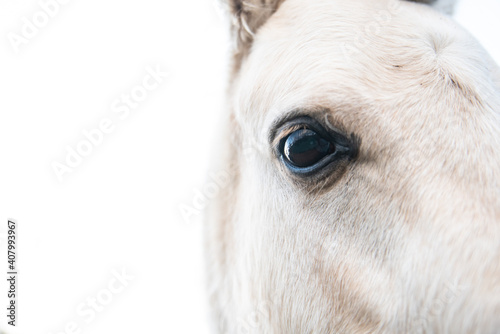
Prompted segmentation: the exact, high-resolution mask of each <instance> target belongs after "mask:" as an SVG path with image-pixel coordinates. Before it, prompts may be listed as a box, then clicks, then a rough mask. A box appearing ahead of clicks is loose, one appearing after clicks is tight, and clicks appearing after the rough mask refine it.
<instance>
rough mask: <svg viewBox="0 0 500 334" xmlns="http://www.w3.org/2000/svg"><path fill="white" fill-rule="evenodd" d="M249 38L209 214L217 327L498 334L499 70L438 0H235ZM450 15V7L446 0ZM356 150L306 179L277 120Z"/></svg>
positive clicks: (239, 57) (243, 39)
mask: <svg viewBox="0 0 500 334" xmlns="http://www.w3.org/2000/svg"><path fill="white" fill-rule="evenodd" d="M229 5H230V8H231V9H232V13H233V15H234V20H233V31H234V36H235V37H236V38H237V40H238V46H237V54H236V55H235V57H234V74H233V77H232V80H231V86H230V92H229V100H228V117H227V119H228V121H227V126H226V131H225V133H224V137H223V138H222V140H221V143H220V145H219V146H217V150H218V152H220V157H218V160H217V161H218V165H217V168H218V169H219V170H222V171H225V172H227V174H228V175H230V177H231V182H230V184H229V186H228V187H226V188H225V189H224V190H223V191H222V192H221V193H220V194H219V196H218V197H217V199H216V200H214V201H213V202H212V205H211V207H210V209H209V211H208V213H207V217H208V221H207V239H206V241H207V254H208V261H207V263H208V272H209V287H210V301H211V305H212V307H213V310H214V319H215V321H214V332H215V333H283V334H285V333H286V334H304V333H320V334H323V333H325V334H327V333H328V334H329V333H454V334H458V333H482V334H492V333H500V184H499V182H500V70H499V68H498V67H497V65H496V64H495V63H494V61H493V60H492V59H491V58H490V57H489V55H488V54H487V52H485V51H484V50H483V48H482V47H481V46H480V45H479V44H478V42H477V41H476V40H475V39H474V38H473V37H471V35H469V34H468V33H467V32H466V31H464V30H463V29H462V28H461V27H460V26H459V25H458V24H457V23H455V22H454V21H453V20H452V18H450V17H449V16H448V15H447V14H445V13H443V12H442V11H438V10H436V8H433V7H432V6H430V5H429V4H424V3H416V2H410V1H399V0H281V1H280V0H240V1H237V0H230V1H229ZM434 5H435V6H437V7H438V8H441V9H443V10H445V11H449V10H450V8H451V7H450V2H449V1H448V2H438V3H435V4H434ZM294 115H297V116H296V117H299V116H298V115H301V116H304V115H305V116H309V117H311V118H314V119H316V120H318V121H319V122H323V124H327V126H328V127H331V129H334V130H335V131H338V132H340V133H342V134H345V136H346V138H351V139H353V140H354V141H355V142H356V143H357V145H358V151H357V154H356V156H355V157H353V158H352V159H350V160H349V161H343V162H341V163H339V166H338V167H336V168H335V169H333V171H332V172H331V173H330V174H327V175H326V176H325V175H323V177H322V178H318V177H315V176H308V177H304V176H297V175H294V174H293V173H291V172H290V171H289V170H288V169H287V168H286V167H285V166H284V165H283V163H282V161H280V159H279V157H278V156H276V154H275V148H274V146H275V141H274V140H273V138H272V137H273V136H274V135H279V130H276V124H277V122H279V120H282V119H284V118H287V117H288V118H290V119H293V117H295V116H294Z"/></svg>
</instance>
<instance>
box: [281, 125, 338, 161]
mask: <svg viewBox="0 0 500 334" xmlns="http://www.w3.org/2000/svg"><path fill="white" fill-rule="evenodd" d="M335 151H336V148H335V145H334V144H333V143H331V142H329V141H328V140H326V139H324V138H323V137H321V136H320V135H319V134H318V133H316V132H315V131H313V130H309V129H300V130H296V131H294V132H292V134H290V135H289V136H288V137H287V138H286V140H285V142H284V145H283V152H282V154H283V158H284V159H286V161H287V162H289V163H290V164H291V165H292V166H294V167H297V168H299V169H303V168H308V167H313V166H314V165H316V164H317V163H318V162H320V161H321V160H323V158H325V157H326V156H329V155H331V154H333V153H335Z"/></svg>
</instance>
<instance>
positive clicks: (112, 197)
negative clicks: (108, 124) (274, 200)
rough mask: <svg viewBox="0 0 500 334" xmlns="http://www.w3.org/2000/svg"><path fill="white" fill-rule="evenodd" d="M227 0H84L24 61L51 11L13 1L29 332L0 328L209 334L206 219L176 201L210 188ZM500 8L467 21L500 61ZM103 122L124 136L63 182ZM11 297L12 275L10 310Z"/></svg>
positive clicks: (9, 19)
mask: <svg viewBox="0 0 500 334" xmlns="http://www.w3.org/2000/svg"><path fill="white" fill-rule="evenodd" d="M214 3H215V2H214V1H211V0H191V1H153V0H141V1H139V0H108V1H102V0H100V1H99V0H86V1H81V0H71V1H69V3H68V4H66V5H63V6H61V8H60V9H59V12H58V13H57V14H56V15H55V16H54V17H53V18H51V19H50V21H49V22H48V24H47V26H46V27H44V28H41V29H40V31H39V32H38V34H37V35H36V36H35V37H33V38H32V39H30V40H29V42H28V44H26V45H21V46H20V51H19V52H18V53H16V52H14V49H13V48H12V46H11V44H10V42H9V40H8V39H7V34H8V33H9V32H15V33H19V32H20V30H21V27H22V24H23V21H22V17H28V18H31V17H32V16H33V15H34V14H35V13H37V12H38V11H40V6H39V4H38V2H37V1H35V0H0V33H1V36H2V39H1V42H0V60H1V61H0V91H1V98H0V157H1V164H0V222H1V230H0V231H1V232H2V233H5V225H6V220H7V218H15V219H17V221H18V224H19V234H20V236H19V247H20V251H19V253H20V254H19V272H20V278H19V287H18V288H19V291H20V293H19V298H18V303H19V310H18V321H19V323H18V327H16V328H11V327H10V326H9V328H8V329H7V326H6V317H5V315H4V314H5V313H6V311H1V312H0V329H3V330H7V332H8V333H13V334H16V333H23V334H27V333H43V334H49V333H53V334H56V333H65V331H64V330H65V326H67V325H68V324H69V323H71V322H75V323H77V325H78V326H79V328H81V329H82V330H83V333H107V334H108V333H125V334H128V333H148V332H152V333H197V334H198V333H200V334H202V333H208V325H207V323H208V316H207V313H208V308H207V306H206V301H205V290H204V277H203V275H204V274H203V273H204V267H203V248H202V220H201V216H192V217H190V218H191V219H189V221H186V220H185V219H183V217H182V216H181V214H180V213H179V212H180V211H179V206H180V205H182V204H185V205H192V202H193V198H194V196H195V193H196V191H197V190H200V189H202V188H203V185H204V184H206V182H207V179H206V177H205V175H207V170H208V165H209V161H210V156H211V154H210V153H211V152H213V149H214V148H213V147H212V146H211V143H212V142H213V139H212V138H213V137H214V135H215V133H216V131H217V129H218V128H217V124H218V120H219V119H220V111H221V110H223V105H224V104H223V98H224V85H225V82H226V78H227V72H228V71H227V69H228V64H227V60H228V34H227V31H226V28H227V26H226V22H225V21H224V20H223V19H222V16H221V12H220V10H219V9H218V7H217V6H216V5H215V4H214ZM499 14H500V0H463V1H462V3H461V5H460V7H459V8H458V12H457V15H456V17H457V19H458V20H459V21H460V22H461V23H462V24H463V25H465V26H466V27H467V28H468V29H469V30H471V31H472V32H473V33H474V34H475V35H476V36H477V37H478V38H479V39H480V40H481V42H482V43H483V45H484V46H485V47H486V48H487V49H488V50H489V51H490V53H491V54H492V55H493V56H494V58H495V59H497V61H498V60H500V47H499V44H498V31H500V20H498V17H497V16H498V15H499ZM147 66H150V67H152V68H155V67H156V66H160V67H161V68H162V70H165V71H166V70H168V72H169V77H168V78H167V79H165V81H164V82H163V83H162V84H161V85H160V86H159V87H158V88H157V89H155V90H154V91H152V92H150V93H149V95H148V96H147V98H146V99H145V100H144V101H143V102H141V103H140V105H139V106H138V107H137V108H136V109H135V110H133V111H132V112H131V114H130V116H129V117H128V118H126V119H124V120H121V119H120V118H118V117H117V116H118V115H117V114H115V113H113V112H112V108H111V105H112V103H113V101H115V100H116V99H117V98H120V96H121V94H123V93H130V91H131V89H133V88H134V87H136V86H137V85H139V84H141V83H142V80H143V78H144V77H145V76H146V74H147V72H146V70H145V69H146V67H147ZM105 118H110V119H112V120H113V122H114V125H115V128H114V130H113V132H112V133H110V134H107V135H105V136H104V139H103V142H102V144H100V145H99V146H98V147H95V148H94V149H93V152H92V153H91V154H90V155H89V156H87V157H85V158H84V159H83V162H82V163H81V165H79V166H78V167H76V168H75V169H74V170H73V171H72V172H71V173H68V174H65V175H64V178H63V182H59V180H58V178H57V177H56V175H55V173H54V171H53V170H52V167H51V164H52V163H53V162H54V161H58V162H61V163H63V162H64V160H65V157H66V154H67V151H66V147H67V146H70V147H72V148H76V146H77V145H78V143H79V142H81V141H82V140H84V139H85V137H84V136H83V134H82V131H84V130H91V129H95V128H97V127H98V125H99V122H100V121H101V120H102V119H105ZM3 237H4V235H3ZM0 241H1V242H2V244H1V246H0V247H1V249H0V261H1V262H2V263H5V262H6V259H5V257H6V255H5V252H6V251H5V240H4V238H0ZM0 267H1V268H5V265H4V264H2V265H1V266H0ZM123 268H125V270H126V271H127V272H128V273H129V274H130V275H132V276H134V279H133V280H132V281H131V282H130V283H129V284H128V286H127V287H125V289H124V290H123V291H122V292H120V293H116V294H114V295H112V298H113V299H112V300H111V301H110V302H109V304H107V305H106V306H104V309H103V311H102V312H99V313H96V317H95V319H94V320H93V321H91V322H90V323H87V322H86V319H87V318H85V317H81V316H80V315H79V314H78V313H77V311H76V310H77V307H78V306H79V305H81V303H85V302H86V300H87V298H89V297H90V298H91V297H96V296H97V295H99V294H101V293H105V292H102V291H103V289H107V287H108V283H109V282H110V280H111V279H112V278H113V274H112V271H113V270H116V271H121V270H122V269H123ZM2 272H5V270H4V269H2ZM0 276H1V277H4V274H0ZM6 291H7V286H6V282H5V280H4V279H1V284H0V296H2V297H1V298H0V306H1V309H5V308H4V305H5V306H6V303H7V298H6ZM66 333H69V332H66Z"/></svg>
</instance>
